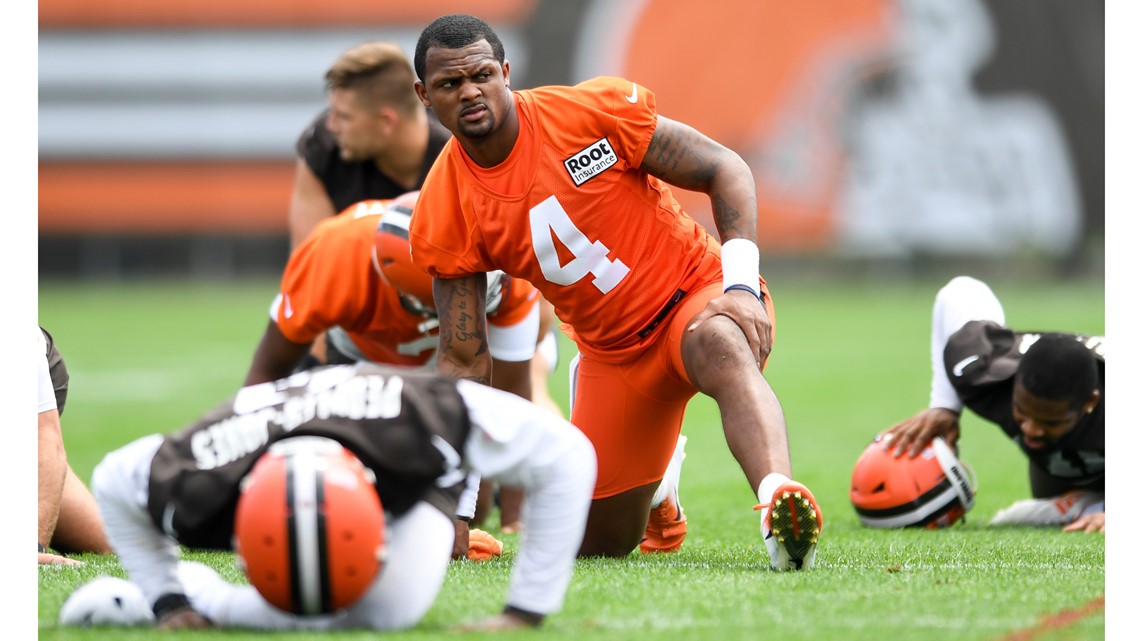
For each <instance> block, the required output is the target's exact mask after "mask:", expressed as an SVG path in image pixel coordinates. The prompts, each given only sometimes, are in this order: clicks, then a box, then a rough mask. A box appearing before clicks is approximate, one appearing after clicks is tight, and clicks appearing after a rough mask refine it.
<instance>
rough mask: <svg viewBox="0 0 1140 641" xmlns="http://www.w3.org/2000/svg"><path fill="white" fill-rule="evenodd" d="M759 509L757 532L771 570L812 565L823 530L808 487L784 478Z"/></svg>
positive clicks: (795, 568)
mask: <svg viewBox="0 0 1140 641" xmlns="http://www.w3.org/2000/svg"><path fill="white" fill-rule="evenodd" d="M753 509H754V510H760V511H761V513H760V533H761V534H762V535H763V536H764V544H765V545H766V546H767V547H768V556H769V557H770V559H771V563H772V569H774V570H780V571H783V570H807V569H810V568H811V567H812V566H813V565H815V548H816V545H817V544H818V543H819V535H820V533H822V532H823V511H822V510H820V509H819V503H816V501H815V497H814V496H812V493H811V491H810V490H808V489H807V488H806V487H804V486H803V485H802V484H800V483H796V482H795V481H788V482H786V483H784V484H782V485H780V487H778V488H776V491H775V492H773V493H772V499H771V501H770V502H768V503H764V504H761V505H757V506H756V507H754V508H753Z"/></svg>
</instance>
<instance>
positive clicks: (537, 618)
mask: <svg viewBox="0 0 1140 641" xmlns="http://www.w3.org/2000/svg"><path fill="white" fill-rule="evenodd" d="M503 614H513V615H514V616H517V617H518V618H520V619H522V620H523V621H526V622H527V624H529V625H531V626H532V627H536V628H537V627H538V626H539V625H540V624H541V623H542V620H543V619H544V618H546V615H544V614H539V613H537V612H531V611H530V610H524V609H522V608H516V607H515V606H513V605H508V606H507V607H505V608H503Z"/></svg>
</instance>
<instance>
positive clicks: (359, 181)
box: [296, 109, 451, 211]
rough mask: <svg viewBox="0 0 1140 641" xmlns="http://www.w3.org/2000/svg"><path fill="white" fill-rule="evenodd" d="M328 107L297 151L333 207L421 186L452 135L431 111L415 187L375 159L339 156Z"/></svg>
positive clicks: (301, 139)
mask: <svg viewBox="0 0 1140 641" xmlns="http://www.w3.org/2000/svg"><path fill="white" fill-rule="evenodd" d="M327 118H328V110H327V109H326V110H325V111H322V112H321V113H320V115H318V116H317V117H316V118H315V119H314V120H313V122H312V123H311V124H310V125H309V126H308V128H306V129H305V131H304V132H302V133H301V137H300V138H298V139H297V145H296V149H297V155H298V156H299V157H301V158H303V159H304V160H305V164H306V165H308V167H309V169H310V170H311V171H312V172H313V175H315V176H316V177H317V180H319V181H321V184H322V185H324V187H325V192H326V193H327V194H328V196H329V200H331V201H332V203H333V210H334V211H344V209H345V208H346V207H348V206H349V205H351V204H353V203H357V202H360V201H362V200H370V199H387V198H396V197H397V196H400V195H401V194H404V193H406V192H408V191H415V190H416V189H419V188H420V187H421V186H422V185H423V182H424V178H426V177H427V173H428V170H429V169H431V165H432V163H433V162H435V157H436V156H438V155H439V152H440V150H441V149H443V145H444V144H445V143H446V142H447V141H448V139H449V138H451V132H449V131H448V130H447V129H444V128H443V126H442V125H440V124H439V121H437V120H436V119H435V116H433V115H431V114H429V115H428V123H429V127H430V129H429V132H430V133H429V134H428V147H427V154H426V155H425V156H424V164H423V168H422V169H421V170H420V175H419V178H418V179H417V180H416V185H415V186H414V187H413V188H412V189H406V188H404V187H402V186H401V185H399V184H398V183H396V182H395V181H393V180H392V179H391V178H390V177H388V176H387V175H385V174H383V173H381V172H380V170H379V169H377V168H376V163H374V162H372V161H364V162H346V161H345V160H344V159H342V158H341V157H340V146H339V145H338V144H337V142H336V137H335V136H333V135H332V132H330V131H329V129H328V126H327V125H326V119H327Z"/></svg>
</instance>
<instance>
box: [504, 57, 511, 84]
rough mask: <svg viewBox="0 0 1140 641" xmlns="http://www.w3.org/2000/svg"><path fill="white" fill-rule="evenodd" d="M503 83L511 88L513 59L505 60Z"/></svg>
mask: <svg viewBox="0 0 1140 641" xmlns="http://www.w3.org/2000/svg"><path fill="white" fill-rule="evenodd" d="M503 84H505V85H506V86H507V89H510V88H511V61H510V60H504V61H503Z"/></svg>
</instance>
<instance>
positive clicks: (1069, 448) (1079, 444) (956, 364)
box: [943, 321, 1105, 491]
mask: <svg viewBox="0 0 1140 641" xmlns="http://www.w3.org/2000/svg"><path fill="white" fill-rule="evenodd" d="M1040 336H1041V333H1040V332H1019V331H1015V330H1012V329H1010V328H1008V327H1004V326H1002V325H998V324H997V323H994V322H993V321H970V322H969V323H966V324H965V325H964V326H962V328H961V329H959V330H958V331H957V332H955V333H954V334H953V335H951V336H950V339H949V341H948V342H947V343H946V348H945V350H944V351H943V363H944V366H945V367H946V373H947V375H948V376H949V378H950V383H951V384H952V385H953V386H954V389H955V390H956V391H957V393H958V397H959V398H960V399H961V400H962V403H963V404H964V405H965V406H966V407H968V408H970V410H972V411H973V412H975V413H976V414H978V415H979V416H981V417H982V418H984V419H986V420H988V421H990V422H993V423H996V424H997V425H998V426H1000V427H1001V429H1002V430H1003V431H1004V432H1005V433H1006V434H1007V435H1008V436H1009V437H1010V438H1011V439H1013V440H1014V442H1016V443H1017V444H1018V446H1019V447H1020V448H1021V451H1022V452H1024V453H1025V455H1026V456H1027V457H1029V460H1030V462H1031V463H1032V464H1033V465H1034V466H1036V467H1037V468H1038V469H1039V470H1040V472H1042V473H1044V474H1045V475H1047V476H1049V477H1052V478H1054V479H1056V480H1057V481H1059V482H1060V483H1061V484H1062V485H1065V486H1072V487H1081V488H1087V489H1091V490H1098V491H1103V489H1104V401H1105V397H1104V351H1105V344H1104V337H1102V336H1078V335H1073V337H1074V339H1076V340H1080V341H1081V342H1082V343H1083V344H1084V345H1085V346H1086V347H1088V348H1089V350H1091V351H1092V352H1093V353H1094V354H1096V356H1097V366H1098V368H1099V370H1100V383H1099V386H1098V389H1100V402H1099V403H1097V406H1096V409H1095V410H1094V411H1093V412H1092V413H1091V414H1087V415H1084V416H1083V417H1082V418H1081V420H1080V422H1078V423H1077V425H1076V426H1075V427H1074V428H1073V429H1072V431H1070V432H1069V433H1068V434H1066V435H1065V437H1064V438H1063V439H1061V441H1060V442H1059V443H1057V444H1056V445H1055V446H1053V447H1050V448H1046V449H1044V450H1036V449H1030V448H1027V447H1025V446H1024V445H1023V444H1022V442H1021V430H1020V429H1019V427H1018V424H1017V421H1015V420H1014V418H1013V376H1014V373H1015V372H1016V371H1017V366H1018V363H1019V362H1020V361H1021V357H1022V355H1023V354H1024V353H1025V351H1026V350H1027V349H1029V346H1030V345H1032V344H1033V343H1034V342H1035V341H1036V340H1037V339H1038V338H1039V337H1040Z"/></svg>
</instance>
